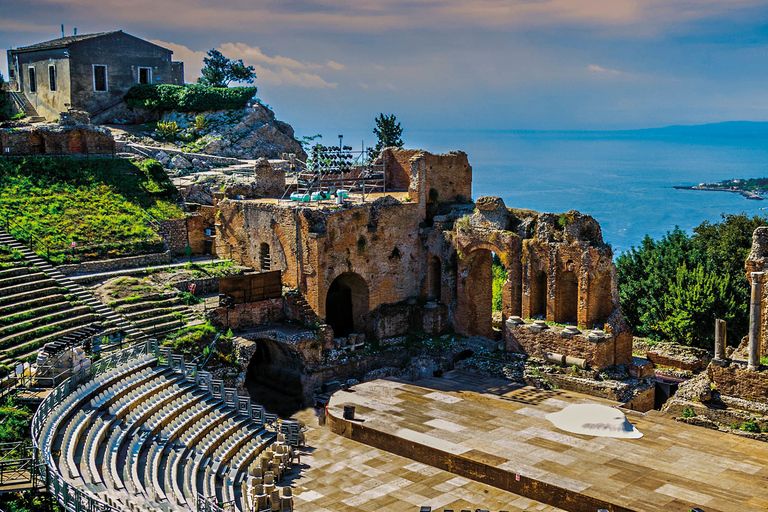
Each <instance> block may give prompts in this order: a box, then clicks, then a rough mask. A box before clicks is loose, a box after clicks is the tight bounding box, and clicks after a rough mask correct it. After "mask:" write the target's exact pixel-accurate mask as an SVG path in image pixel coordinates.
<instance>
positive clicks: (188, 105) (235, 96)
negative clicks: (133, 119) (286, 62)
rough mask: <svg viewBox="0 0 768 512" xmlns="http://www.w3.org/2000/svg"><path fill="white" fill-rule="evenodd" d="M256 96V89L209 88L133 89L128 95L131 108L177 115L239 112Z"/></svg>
mask: <svg viewBox="0 0 768 512" xmlns="http://www.w3.org/2000/svg"><path fill="white" fill-rule="evenodd" d="M255 95H256V87H225V88H219V87H206V86H203V85H193V84H188V85H184V86H182V85H166V84H161V85H134V86H133V87H131V88H130V89H129V90H128V92H127V93H126V94H125V103H126V105H128V107H129V108H147V109H150V110H158V111H170V110H176V111H178V112H206V111H209V110H236V109H240V108H243V107H245V106H246V104H247V103H248V101H250V100H251V99H253V97H254V96H255Z"/></svg>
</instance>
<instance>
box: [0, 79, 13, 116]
mask: <svg viewBox="0 0 768 512" xmlns="http://www.w3.org/2000/svg"><path fill="white" fill-rule="evenodd" d="M10 117H11V109H10V105H9V104H8V93H7V92H5V79H4V78H3V74H2V73H0V121H6V120H8V119H9V118H10Z"/></svg>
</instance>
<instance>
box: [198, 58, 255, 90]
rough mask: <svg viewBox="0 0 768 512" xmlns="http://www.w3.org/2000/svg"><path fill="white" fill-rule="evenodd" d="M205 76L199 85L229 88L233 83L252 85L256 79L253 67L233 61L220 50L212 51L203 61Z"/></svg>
mask: <svg viewBox="0 0 768 512" xmlns="http://www.w3.org/2000/svg"><path fill="white" fill-rule="evenodd" d="M203 62H204V63H205V66H204V67H203V69H202V70H201V71H202V73H203V76H201V77H200V78H198V79H197V83H198V84H200V85H205V86H208V87H229V84H230V83H231V82H243V83H246V84H252V83H253V81H254V80H255V79H256V74H255V73H254V71H255V69H254V67H253V66H246V65H245V64H244V63H243V60H242V59H238V60H236V61H234V62H233V61H231V60H229V59H228V58H227V57H225V56H224V54H223V53H221V52H220V51H218V50H215V49H211V50H210V51H209V52H208V57H205V58H204V59H203Z"/></svg>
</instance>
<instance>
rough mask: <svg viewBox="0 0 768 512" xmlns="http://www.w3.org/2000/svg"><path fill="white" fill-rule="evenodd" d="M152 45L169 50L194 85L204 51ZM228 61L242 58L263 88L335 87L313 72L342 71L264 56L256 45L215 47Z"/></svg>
mask: <svg viewBox="0 0 768 512" xmlns="http://www.w3.org/2000/svg"><path fill="white" fill-rule="evenodd" d="M152 42H153V43H155V44H158V45H160V46H164V47H166V48H168V49H169V50H172V51H173V58H174V60H177V61H178V60H180V61H183V62H184V79H185V80H186V81H187V82H196V81H197V79H198V78H199V77H200V70H201V69H202V68H203V58H204V57H205V56H206V54H207V51H195V50H192V49H190V48H188V47H186V46H184V45H180V44H176V43H166V42H163V41H158V40H153V41H152ZM217 50H219V51H220V52H221V53H223V54H224V55H225V56H226V57H228V58H229V59H232V60H238V59H242V60H243V62H244V63H245V64H248V65H251V66H253V67H254V70H255V72H256V84H257V85H258V84H265V85H294V86H299V87H307V88H336V87H337V86H338V84H337V83H336V82H331V81H328V80H326V79H324V78H323V77H322V76H320V75H319V74H318V73H317V72H310V71H309V70H313V71H322V70H326V71H327V70H330V71H340V70H343V69H345V66H344V65H343V64H339V63H338V62H333V61H327V62H326V63H325V64H314V63H310V62H300V61H297V60H295V59H292V58H290V57H282V56H280V55H275V56H274V57H270V56H268V55H265V54H264V53H263V52H262V51H261V49H260V48H259V47H258V46H248V45H247V44H244V43H224V44H222V45H221V46H219V47H218V48H217Z"/></svg>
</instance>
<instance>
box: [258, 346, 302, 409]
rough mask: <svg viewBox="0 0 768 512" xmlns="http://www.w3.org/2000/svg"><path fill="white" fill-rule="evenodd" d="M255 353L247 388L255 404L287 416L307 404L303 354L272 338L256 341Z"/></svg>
mask: <svg viewBox="0 0 768 512" xmlns="http://www.w3.org/2000/svg"><path fill="white" fill-rule="evenodd" d="M252 342H253V347H252V350H253V353H252V355H251V357H250V361H249V362H248V368H247V370H246V372H245V388H246V389H247V390H248V394H249V395H250V396H251V400H252V401H253V402H254V403H258V404H261V405H263V406H264V408H265V409H267V410H268V411H269V412H272V413H275V414H278V415H280V416H283V417H287V416H290V415H292V414H294V413H295V412H297V411H299V410H301V409H302V408H303V407H304V406H305V405H306V404H305V403H304V386H303V384H302V371H303V366H304V365H303V362H302V359H301V356H300V355H299V354H298V353H297V352H296V351H295V350H293V349H292V348H291V347H290V346H289V345H287V344H285V343H280V342H279V341H275V340H273V339H269V338H257V339H255V340H252Z"/></svg>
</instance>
